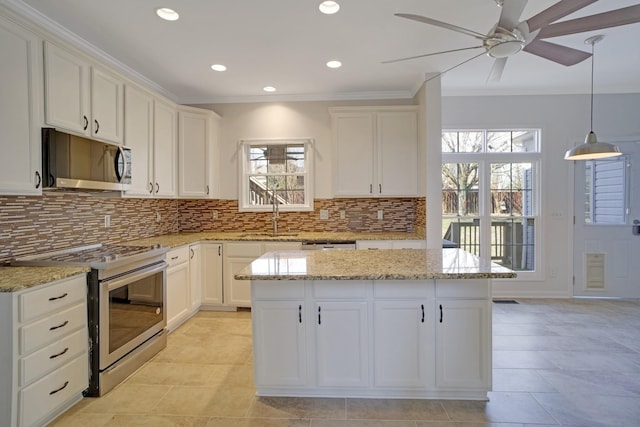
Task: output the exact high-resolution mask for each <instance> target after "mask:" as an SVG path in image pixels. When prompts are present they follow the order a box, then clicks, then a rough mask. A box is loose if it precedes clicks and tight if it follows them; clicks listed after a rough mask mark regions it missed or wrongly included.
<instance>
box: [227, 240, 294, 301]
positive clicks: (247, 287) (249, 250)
mask: <svg viewBox="0 0 640 427" xmlns="http://www.w3.org/2000/svg"><path fill="white" fill-rule="evenodd" d="M301 247H302V243H300V242H229V243H225V244H224V249H223V254H224V255H223V270H222V271H223V281H224V283H223V293H224V304H225V305H230V306H235V307H251V283H250V282H249V281H248V280H237V279H235V278H234V277H233V276H234V275H235V274H236V273H237V272H238V271H240V270H242V269H243V268H244V267H246V266H247V265H249V264H251V262H253V261H254V260H255V259H256V258H259V257H260V256H262V255H263V254H265V253H267V252H271V251H287V250H298V249H300V248H301Z"/></svg>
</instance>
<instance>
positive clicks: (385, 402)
mask: <svg viewBox="0 0 640 427" xmlns="http://www.w3.org/2000/svg"><path fill="white" fill-rule="evenodd" d="M347 418H348V419H371V420H431V421H448V420H449V417H448V416H447V413H446V411H445V409H444V407H443V406H442V403H440V401H437V400H419V399H347Z"/></svg>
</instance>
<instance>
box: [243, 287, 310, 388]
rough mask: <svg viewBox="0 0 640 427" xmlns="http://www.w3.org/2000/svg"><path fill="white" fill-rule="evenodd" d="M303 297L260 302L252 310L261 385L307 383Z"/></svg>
mask: <svg viewBox="0 0 640 427" xmlns="http://www.w3.org/2000/svg"><path fill="white" fill-rule="evenodd" d="M303 307H304V300H291V301H260V302H259V304H256V305H255V306H254V307H253V308H252V310H251V316H252V318H253V328H254V337H256V338H254V340H253V345H254V348H255V358H254V364H255V365H256V366H257V367H258V368H257V370H256V372H257V375H256V377H255V383H256V385H258V386H274V385H275V386H304V385H305V384H306V383H307V353H306V339H307V338H306V323H307V319H306V318H305V317H304V315H303V313H304V309H303Z"/></svg>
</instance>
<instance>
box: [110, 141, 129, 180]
mask: <svg viewBox="0 0 640 427" xmlns="http://www.w3.org/2000/svg"><path fill="white" fill-rule="evenodd" d="M120 159H122V171H120V168H119V167H118V166H119V161H120ZM113 167H114V169H115V172H116V179H117V180H118V182H122V178H124V174H125V171H126V170H127V158H126V157H125V155H124V149H123V148H122V147H121V146H118V154H116V157H115V159H114V161H113Z"/></svg>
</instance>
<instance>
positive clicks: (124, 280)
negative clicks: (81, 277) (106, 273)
mask: <svg viewBox="0 0 640 427" xmlns="http://www.w3.org/2000/svg"><path fill="white" fill-rule="evenodd" d="M166 269H167V263H166V262H164V261H162V262H160V263H158V264H154V265H152V266H149V267H147V268H144V269H142V270H138V271H135V272H133V273H130V274H125V275H124V276H118V277H116V278H114V279H107V280H103V281H102V284H103V285H106V286H107V289H108V290H110V291H112V290H114V289H118V288H120V287H122V286H124V285H127V284H129V283H131V282H135V281H136V280H140V279H144V278H145V277H148V276H152V275H154V274H156V273H158V272H160V271H162V270H166Z"/></svg>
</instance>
